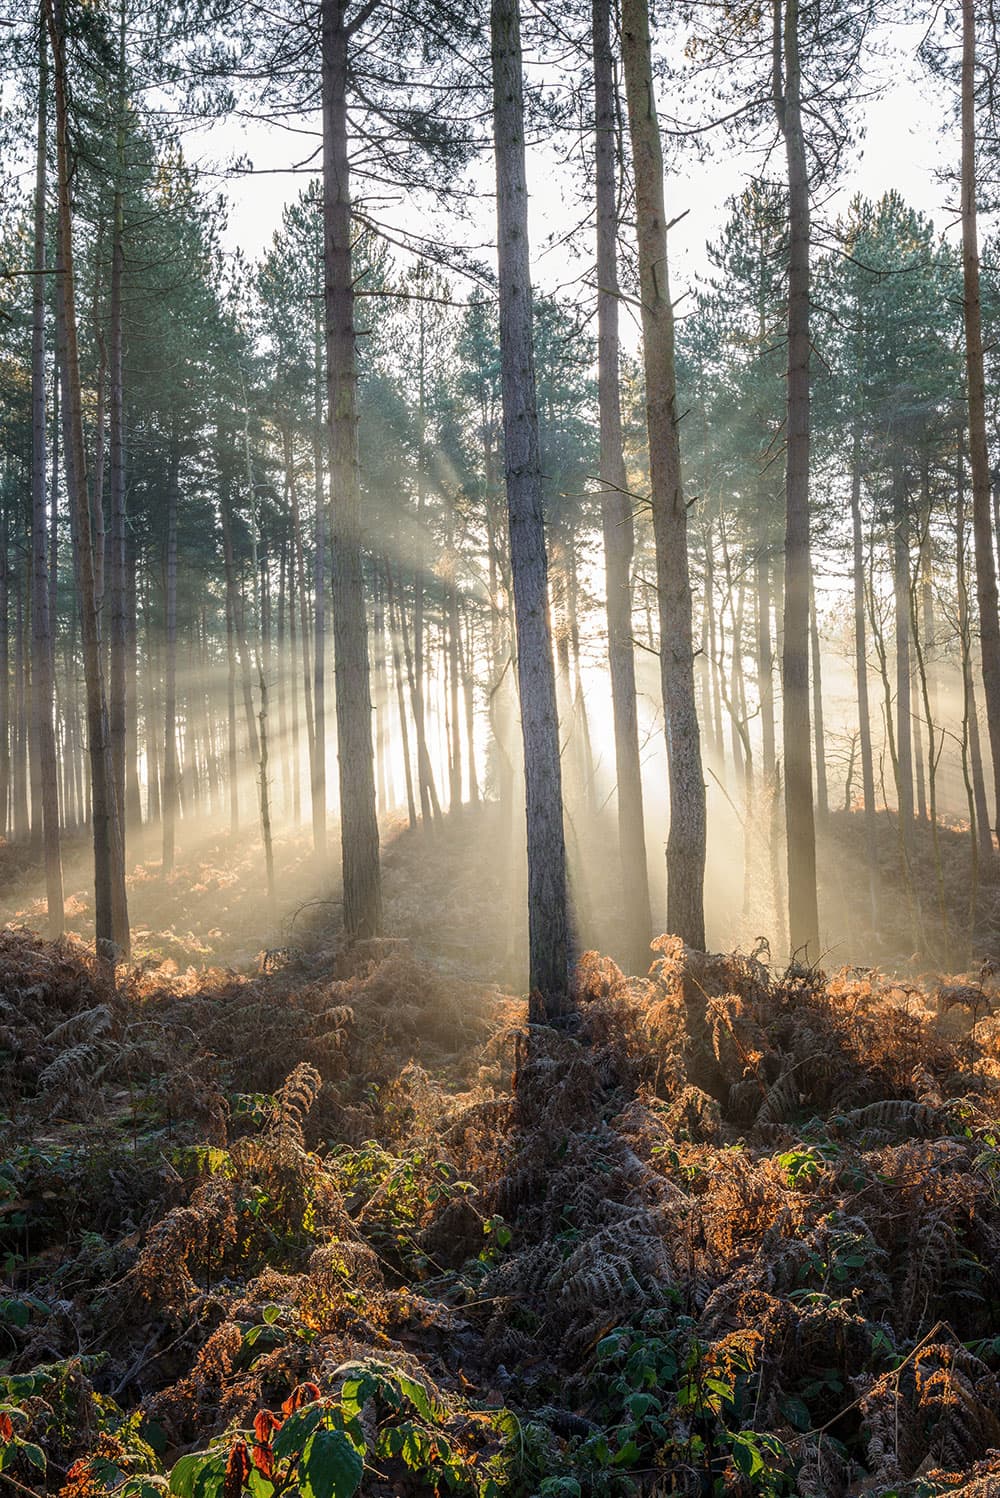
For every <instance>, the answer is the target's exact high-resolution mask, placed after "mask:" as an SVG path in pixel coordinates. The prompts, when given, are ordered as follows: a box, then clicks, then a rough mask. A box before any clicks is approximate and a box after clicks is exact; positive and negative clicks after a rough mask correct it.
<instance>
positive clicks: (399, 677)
mask: <svg viewBox="0 0 1000 1498" xmlns="http://www.w3.org/2000/svg"><path fill="white" fill-rule="evenodd" d="M382 566H383V573H384V576H385V591H386V599H387V601H388V605H389V637H390V640H391V642H392V674H393V676H394V677H395V679H396V706H397V709H398V711H399V736H400V739H401V741H402V749H403V774H404V777H405V780H406V810H407V815H408V817H409V821H410V829H411V830H412V829H413V828H414V827H416V825H417V802H416V798H415V796H414V794H413V770H412V768H411V764H410V730H409V726H408V724H407V718H406V698H405V695H404V688H403V668H402V663H401V661H400V658H399V638H400V628H399V624H398V622H397V616H396V610H397V606H398V605H397V602H396V599H395V596H394V593H393V585H392V568H391V567H390V566H389V562H388V559H387V558H385V557H383V559H382Z"/></svg>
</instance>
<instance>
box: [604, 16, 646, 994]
mask: <svg viewBox="0 0 1000 1498" xmlns="http://www.w3.org/2000/svg"><path fill="white" fill-rule="evenodd" d="M591 21H593V49H594V180H596V199H597V407H599V419H600V488H602V493H600V515H602V527H603V542H605V581H606V611H608V667H609V671H611V704H612V715H614V730H615V780H617V791H618V797H617V800H618V857H620V860H621V903H623V915H624V923H623V930H621V948H623V954H624V960H626V963H627V965H629V968H630V969H632V971H633V972H642V971H644V969H645V968H647V966H648V962H650V938H651V935H653V915H651V911H650V876H648V869H647V858H645V821H644V812H642V764H641V759H639V713H638V706H636V691H635V647H633V644H632V556H633V550H635V526H633V523H632V497H630V494H629V491H627V475H626V466H624V448H623V434H621V392H620V370H618V256H617V241H618V201H617V160H618V109H617V108H615V103H617V100H615V82H614V66H612V54H611V0H593V12H591Z"/></svg>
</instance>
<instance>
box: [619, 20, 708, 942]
mask: <svg viewBox="0 0 1000 1498" xmlns="http://www.w3.org/2000/svg"><path fill="white" fill-rule="evenodd" d="M622 61H623V64H624V70H625V92H626V97H627V99H628V115H629V127H630V131H631V136H632V159H633V164H634V171H635V197H636V219H637V225H636V232H637V240H638V248H639V280H640V288H641V296H642V333H643V359H644V364H645V371H646V428H647V432H648V438H649V469H650V501H651V505H652V512H653V537H654V541H655V546H656V581H657V593H658V597H659V613H660V678H661V682H662V688H663V712H664V717H665V719H666V730H667V762H668V765H669V769H670V831H669V834H668V838H667V925H668V927H669V929H670V930H671V931H672V932H674V933H675V934H676V935H678V936H681V937H683V939H684V941H685V942H686V943H687V944H688V946H691V947H696V948H697V949H699V950H703V949H704V947H705V901H704V885H705V836H706V829H705V782H704V778H703V774H702V767H701V740H700V731H699V727H698V712H697V706H696V702H695V690H694V640H693V632H692V615H691V582H690V575H689V564H688V544H687V506H686V505H685V502H684V495H683V492H682V488H681V467H680V444H679V441H678V431H677V409H676V374H675V369H674V316H673V307H672V305H671V301H670V286H669V280H668V275H667V223H666V212H665V209H664V202H663V154H662V149H661V145H660V127H659V121H658V120H657V116H656V102H655V97H654V93H653V74H652V64H651V60H650V44H649V9H648V5H647V0H623V3H622Z"/></svg>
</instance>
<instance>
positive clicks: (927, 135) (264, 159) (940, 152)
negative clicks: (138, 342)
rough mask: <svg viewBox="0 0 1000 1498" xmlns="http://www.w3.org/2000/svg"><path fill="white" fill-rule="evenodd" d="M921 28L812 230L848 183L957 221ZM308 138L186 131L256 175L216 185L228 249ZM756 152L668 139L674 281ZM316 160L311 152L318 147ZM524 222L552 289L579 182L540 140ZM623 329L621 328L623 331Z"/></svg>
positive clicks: (261, 237)
mask: <svg viewBox="0 0 1000 1498" xmlns="http://www.w3.org/2000/svg"><path fill="white" fill-rule="evenodd" d="M921 34H922V27H919V26H899V27H896V28H894V31H893V33H892V39H893V52H894V53H895V55H894V56H889V57H888V58H887V59H886V61H885V73H886V76H888V77H890V78H891V82H890V83H889V85H888V86H887V87H886V89H885V91H884V92H883V93H882V94H881V96H880V97H878V98H875V99H873V100H870V101H869V102H868V103H867V104H866V105H865V106H864V109H863V112H862V114H861V117H860V118H861V120H862V122H863V125H864V134H863V139H862V140H861V143H860V145H859V146H858V147H856V148H855V149H854V150H853V151H852V153H851V154H850V156H849V157H848V160H847V163H846V169H845V171H844V173H843V177H842V183H841V185H840V186H839V188H838V189H837V191H836V193H835V194H834V195H833V196H832V198H831V199H830V200H829V201H828V202H826V203H825V204H824V205H821V207H820V211H819V213H817V215H816V221H817V226H818V228H819V230H820V232H821V229H822V223H823V221H824V220H825V221H827V222H828V221H830V220H831V219H834V218H836V217H837V215H838V214H839V213H841V212H843V211H844V210H845V209H846V206H847V204H848V202H849V200H850V198H851V197H852V196H853V195H854V194H855V193H856V192H862V193H864V194H866V195H867V196H869V197H872V198H877V197H879V196H881V194H882V193H884V192H886V191H887V190H889V189H890V188H896V189H897V190H898V191H899V192H900V193H902V195H903V197H904V198H905V199H906V200H907V202H908V203H910V204H911V205H912V206H913V207H914V208H917V209H919V210H920V211H922V212H923V213H925V214H927V215H928V216H929V217H930V218H932V219H933V220H934V223H935V225H936V226H937V228H938V229H939V230H945V229H946V228H947V227H949V225H950V224H951V223H952V221H953V220H954V217H955V215H954V212H953V211H951V210H952V208H953V206H954V203H955V200H956V198H957V191H956V190H955V188H954V187H953V186H952V185H950V184H946V183H941V182H940V181H938V180H937V178H936V176H935V171H936V170H939V169H940V168H942V167H951V166H953V165H954V164H956V161H957V152H958V137H957V131H955V130H949V132H948V134H947V135H945V136H942V134H941V131H940V121H941V118H942V109H941V101H940V99H939V98H937V97H935V96H934V89H933V86H932V84H931V83H930V82H929V80H928V79H927V77H926V74H924V73H923V72H922V70H921V68H920V67H919V64H918V63H917V62H916V61H915V60H914V55H913V54H914V52H915V49H916V46H917V44H918V42H919V40H920V36H921ZM318 143H319V142H318V138H317V140H316V141H315V142H313V141H312V140H310V139H309V138H308V137H303V136H302V135H301V134H296V135H290V134H286V133H285V132H283V131H281V130H279V129H275V128H270V127H265V126H253V125H248V124H247V122H245V121H240V122H239V123H238V124H235V123H230V122H228V121H227V122H223V123H222V124H219V125H216V126H214V127H213V128H212V129H211V130H209V131H207V132H205V133H204V134H202V135H201V136H200V137H195V139H193V140H189V142H188V151H189V152H190V153H191V154H193V155H195V156H197V155H199V154H201V153H202V152H203V153H204V154H205V155H206V156H207V157H210V158H214V159H215V160H216V161H218V162H220V163H221V162H222V161H224V160H225V159H226V158H227V157H229V158H230V159H231V158H232V157H233V156H234V155H235V154H241V155H247V156H249V157H250V158H251V160H252V162H253V165H254V167H255V168H256V169H257V170H258V171H259V172H260V173H261V174H260V175H255V176H249V177H240V178H237V179H234V180H231V181H229V182H228V183H227V184H226V185H225V188H224V191H225V194H226V196H227V198H228V200H229V204H230V216H229V224H228V228H227V231H226V235H225V244H226V247H227V248H228V249H235V248H236V247H240V248H241V249H242V250H243V252H244V254H246V255H248V256H250V257H251V258H256V257H257V256H258V255H259V254H260V253H261V252H262V251H263V250H264V249H265V248H266V247H267V245H268V244H269V243H270V240H271V236H272V235H273V233H274V231H275V229H276V228H277V227H278V226H279V223H280V219H281V211H282V208H283V207H284V205H285V204H286V203H287V202H290V201H291V200H292V199H294V198H295V197H297V196H298V193H299V192H300V191H301V189H302V188H303V186H304V185H305V184H306V182H307V181H308V177H307V176H305V175H287V174H285V172H284V169H285V168H287V167H288V166H289V165H291V164H293V163H297V162H301V161H302V159H303V158H304V157H305V156H307V155H308V154H309V152H310V151H311V150H312V149H313V146H314V145H318ZM759 161H760V157H759V155H755V154H754V153H753V152H750V151H740V150H737V149H736V148H734V147H733V145H732V143H731V142H729V141H727V139H726V138H725V136H724V135H723V134H722V132H721V131H719V132H717V138H716V139H715V140H714V141H713V143H712V147H711V152H710V157H709V159H708V160H707V161H699V160H696V159H695V158H694V154H693V152H688V153H685V152H675V151H670V150H669V149H668V163H667V171H666V193H667V202H668V210H669V212H670V213H671V216H676V215H677V214H680V213H682V212H684V211H685V210H686V216H685V217H684V218H683V220H682V221H681V223H679V224H678V225H677V226H676V228H675V229H673V230H672V231H671V235H670V260H671V274H672V276H673V278H674V283H675V289H676V290H678V291H679V290H682V289H684V288H685V287H686V286H689V285H690V284H691V282H692V279H693V278H694V277H696V276H697V275H698V274H699V273H701V272H703V271H704V270H705V269H706V260H705V244H706V241H707V240H710V239H713V238H715V237H716V236H717V235H718V233H719V230H720V229H721V227H722V224H723V223H724V221H725V218H726V216H727V215H726V201H727V199H728V198H729V197H731V196H732V195H733V194H735V193H738V192H739V191H741V189H742V188H743V186H744V185H745V183H746V181H747V179H748V177H749V176H751V175H752V174H753V172H754V171H755V170H756V169H758V166H759ZM317 162H318V158H317ZM780 167H781V162H780V161H775V162H773V163H772V166H771V172H772V174H774V173H775V172H776V171H777V170H780ZM528 173H529V186H530V189H531V202H530V210H529V211H530V233H531V240H532V248H533V253H534V259H535V266H536V269H535V275H536V279H537V282H538V284H540V285H542V286H545V287H546V288H547V289H553V288H555V287H556V286H558V285H559V284H560V283H563V282H566V281H567V280H569V279H571V278H572V277H573V276H574V275H577V274H579V273H580V271H581V270H582V269H583V268H584V265H583V262H582V261H581V260H579V259H577V260H572V259H571V258H570V257H569V255H568V254H567V252H566V251H565V250H563V249H558V250H546V241H547V239H548V238H549V236H551V235H553V234H555V235H560V234H563V233H565V232H566V230H567V229H568V228H569V227H570V226H571V225H572V224H573V222H574V219H575V217H578V216H579V215H578V210H577V209H576V208H575V205H574V201H573V199H574V196H575V193H576V191H577V185H576V184H575V183H574V182H573V181H572V179H571V178H569V177H567V176H566V175H565V174H562V173H560V172H559V170H557V169H556V168H555V166H554V160H553V157H552V155H551V154H550V153H549V152H547V151H545V150H543V149H538V148H534V149H530V148H529V158H528ZM491 174H492V163H491V162H490V161H489V160H483V161H481V162H480V163H479V165H478V167H477V168H476V171H475V179H476V181H477V182H478V183H479V184H481V187H482V190H483V198H482V199H481V201H480V204H479V211H478V214H477V222H476V224H475V225H474V226H473V227H471V228H470V226H469V225H468V224H461V225H458V226H456V229H455V235H456V237H457V238H458V239H460V240H461V241H462V242H464V243H470V242H471V243H475V244H480V245H482V247H483V248H482V250H481V255H482V258H483V259H485V260H487V261H489V262H490V263H491V264H492V263H493V260H494V251H493V249H492V240H493V232H494V226H493V213H494V209H493V203H492V200H491V199H490V198H489V196H488V194H489V190H490V187H491ZM384 216H385V217H386V218H389V219H391V220H392V221H394V222H396V223H399V224H401V225H403V226H405V225H406V224H407V223H411V224H414V225H418V226H419V228H420V229H421V230H426V222H425V221H424V220H423V217H422V210H421V209H418V208H417V207H416V206H415V205H413V204H407V203H404V202H402V201H400V202H399V203H397V204H396V205H395V206H394V207H392V208H389V209H388V210H384ZM591 241H592V231H588V234H587V237H586V239H585V241H584V242H583V245H582V248H583V251H584V253H585V254H586V255H588V256H589V255H590V254H591V253H592V250H591ZM623 331H624V330H623Z"/></svg>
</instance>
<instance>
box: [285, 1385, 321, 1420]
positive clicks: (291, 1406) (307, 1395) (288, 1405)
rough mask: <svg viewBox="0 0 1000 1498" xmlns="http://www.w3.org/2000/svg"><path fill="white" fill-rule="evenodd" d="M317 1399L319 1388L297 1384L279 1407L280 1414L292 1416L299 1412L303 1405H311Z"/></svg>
mask: <svg viewBox="0 0 1000 1498" xmlns="http://www.w3.org/2000/svg"><path fill="white" fill-rule="evenodd" d="M319 1397H320V1395H319V1388H318V1386H317V1385H316V1384H298V1385H297V1386H296V1387H295V1388H294V1389H293V1390H292V1392H291V1393H290V1394H289V1396H288V1398H287V1399H286V1400H285V1402H284V1404H283V1405H282V1406H281V1409H282V1412H283V1413H284V1414H286V1415H294V1414H295V1411H296V1410H300V1409H301V1408H302V1406H303V1405H304V1404H313V1403H314V1402H315V1400H317V1399H318V1398H319Z"/></svg>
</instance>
